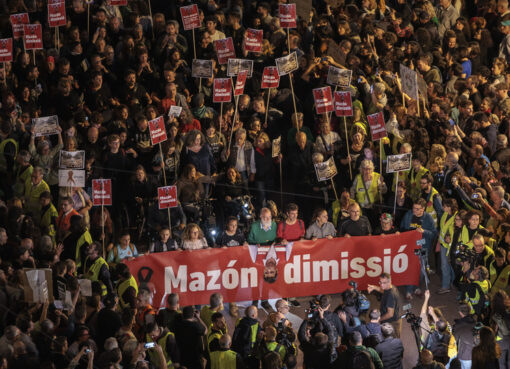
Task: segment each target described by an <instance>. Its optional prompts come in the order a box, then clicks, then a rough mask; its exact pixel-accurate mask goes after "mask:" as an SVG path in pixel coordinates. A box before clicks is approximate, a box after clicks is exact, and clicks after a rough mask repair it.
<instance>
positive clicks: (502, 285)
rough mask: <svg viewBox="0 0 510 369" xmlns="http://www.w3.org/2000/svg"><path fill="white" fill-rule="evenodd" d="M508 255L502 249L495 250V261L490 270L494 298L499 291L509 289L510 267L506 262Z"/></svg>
mask: <svg viewBox="0 0 510 369" xmlns="http://www.w3.org/2000/svg"><path fill="white" fill-rule="evenodd" d="M506 255H507V254H506V251H505V249H504V248H502V247H498V248H497V249H496V250H494V261H493V262H492V263H491V264H490V265H489V268H488V269H489V275H490V281H491V285H492V287H491V296H494V295H495V294H496V293H497V292H498V291H501V290H503V291H504V290H506V289H507V286H508V276H509V274H510V265H509V264H508V263H507V261H506Z"/></svg>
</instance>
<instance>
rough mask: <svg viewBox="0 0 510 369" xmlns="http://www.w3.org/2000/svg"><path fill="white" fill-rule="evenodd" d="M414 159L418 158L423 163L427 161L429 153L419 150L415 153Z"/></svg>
mask: <svg viewBox="0 0 510 369" xmlns="http://www.w3.org/2000/svg"><path fill="white" fill-rule="evenodd" d="M413 160H417V161H419V162H420V163H421V164H422V165H423V164H425V163H426V162H427V155H426V154H425V153H424V152H423V151H417V152H415V153H413Z"/></svg>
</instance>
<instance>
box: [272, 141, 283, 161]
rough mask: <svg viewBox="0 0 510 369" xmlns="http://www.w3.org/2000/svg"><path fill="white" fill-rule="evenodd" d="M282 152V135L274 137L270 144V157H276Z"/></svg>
mask: <svg viewBox="0 0 510 369" xmlns="http://www.w3.org/2000/svg"><path fill="white" fill-rule="evenodd" d="M281 152H282V136H280V137H278V138H275V139H274V140H273V141H272V145H271V157H272V158H277V157H278V156H279V155H280V153H281Z"/></svg>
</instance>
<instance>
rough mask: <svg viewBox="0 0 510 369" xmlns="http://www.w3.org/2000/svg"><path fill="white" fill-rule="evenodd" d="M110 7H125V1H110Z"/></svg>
mask: <svg viewBox="0 0 510 369" xmlns="http://www.w3.org/2000/svg"><path fill="white" fill-rule="evenodd" d="M110 1H111V5H117V6H127V0H110Z"/></svg>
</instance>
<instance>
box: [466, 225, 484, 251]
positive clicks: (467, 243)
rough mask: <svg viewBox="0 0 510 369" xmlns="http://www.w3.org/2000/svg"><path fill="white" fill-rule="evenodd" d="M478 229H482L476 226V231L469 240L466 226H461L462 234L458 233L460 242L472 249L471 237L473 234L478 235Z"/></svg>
mask: <svg viewBox="0 0 510 369" xmlns="http://www.w3.org/2000/svg"><path fill="white" fill-rule="evenodd" d="M480 229H483V227H482V226H478V229H477V230H476V232H475V233H473V235H472V236H471V238H469V231H468V227H467V226H462V232H461V233H460V241H461V242H462V243H463V244H465V245H467V246H469V247H470V248H473V237H474V236H475V234H477V233H478V230H480Z"/></svg>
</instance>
